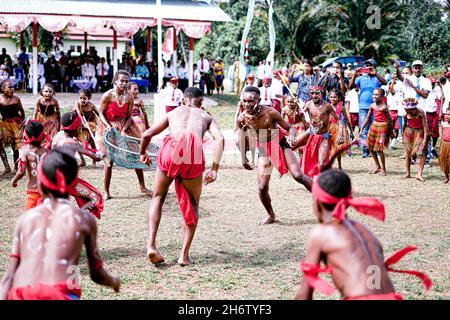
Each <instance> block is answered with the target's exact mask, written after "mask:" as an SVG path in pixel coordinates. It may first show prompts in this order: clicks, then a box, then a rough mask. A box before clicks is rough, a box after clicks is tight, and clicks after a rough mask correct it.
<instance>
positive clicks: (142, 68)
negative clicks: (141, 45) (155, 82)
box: [136, 58, 150, 80]
mask: <svg viewBox="0 0 450 320" xmlns="http://www.w3.org/2000/svg"><path fill="white" fill-rule="evenodd" d="M144 62H145V59H144V58H141V59H139V60H138V64H137V66H136V77H140V78H142V79H146V80H148V78H149V77H150V72H149V71H148V68H147V66H146V65H145V64H144Z"/></svg>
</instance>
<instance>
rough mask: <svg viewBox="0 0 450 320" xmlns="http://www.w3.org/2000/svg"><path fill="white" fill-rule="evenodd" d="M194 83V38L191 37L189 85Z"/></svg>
mask: <svg viewBox="0 0 450 320" xmlns="http://www.w3.org/2000/svg"><path fill="white" fill-rule="evenodd" d="M193 85H194V38H189V87H192V86H193Z"/></svg>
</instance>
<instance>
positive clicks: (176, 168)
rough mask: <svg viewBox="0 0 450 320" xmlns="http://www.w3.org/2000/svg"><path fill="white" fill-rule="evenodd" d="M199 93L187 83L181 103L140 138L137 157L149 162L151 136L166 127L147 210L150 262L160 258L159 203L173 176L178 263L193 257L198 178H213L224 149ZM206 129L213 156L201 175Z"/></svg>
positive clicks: (215, 126) (186, 263)
mask: <svg viewBox="0 0 450 320" xmlns="http://www.w3.org/2000/svg"><path fill="white" fill-rule="evenodd" d="M202 102H203V94H202V91H201V90H200V89H199V88H195V87H189V88H187V89H186V91H185V98H184V105H182V106H180V107H178V108H176V109H175V110H173V111H172V112H170V113H167V114H166V115H165V116H164V118H163V119H162V120H161V121H160V122H159V123H156V124H155V125H153V126H152V127H150V129H148V130H147V131H145V133H144V136H143V137H142V142H141V152H140V153H141V161H142V162H143V163H147V164H151V160H150V157H149V156H148V155H147V154H146V149H147V147H148V145H149V144H150V141H151V139H152V138H153V137H154V136H156V135H158V134H159V133H161V132H163V131H164V130H165V129H166V128H169V130H170V133H171V135H169V136H166V137H165V138H164V143H163V146H162V147H161V149H160V151H159V155H158V160H157V161H158V170H157V172H156V178H155V184H154V187H153V198H152V202H151V205H150V208H149V211H148V220H149V228H148V237H149V239H148V246H147V256H148V258H149V259H150V262H151V263H153V264H158V263H162V262H164V257H163V256H162V255H161V254H160V253H159V252H158V249H157V248H156V233H157V232H158V227H159V222H160V220H161V213H162V206H163V204H164V200H165V199H166V196H167V192H168V190H169V186H170V184H171V183H172V181H173V180H174V179H175V192H176V194H177V199H178V203H179V205H180V209H181V213H182V215H183V218H184V221H185V224H184V241H183V247H182V249H181V252H180V257H179V259H178V264H179V265H181V266H186V265H189V264H191V263H193V261H192V260H191V258H190V257H189V248H190V246H191V243H192V239H193V238H194V234H195V230H196V228H197V222H198V214H199V202H200V195H201V193H202V182H205V184H208V183H211V182H213V181H215V180H216V178H217V171H218V169H219V163H220V159H221V158H222V153H223V149H224V138H223V135H222V133H221V131H220V129H219V126H218V125H217V123H216V121H215V120H214V118H213V117H212V116H211V115H210V114H208V113H207V112H206V111H204V110H203V109H202ZM206 131H209V132H210V134H211V135H212V137H213V139H214V140H215V147H214V160H213V165H212V168H211V170H210V171H209V172H208V173H207V174H206V176H205V178H204V179H202V176H203V171H205V158H204V154H203V148H202V141H203V140H202V139H203V136H204V134H205V132H206Z"/></svg>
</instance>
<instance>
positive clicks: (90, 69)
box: [81, 63, 95, 78]
mask: <svg viewBox="0 0 450 320" xmlns="http://www.w3.org/2000/svg"><path fill="white" fill-rule="evenodd" d="M81 75H82V76H83V77H85V78H92V77H95V67H94V65H93V64H91V63H85V64H83V65H82V66H81Z"/></svg>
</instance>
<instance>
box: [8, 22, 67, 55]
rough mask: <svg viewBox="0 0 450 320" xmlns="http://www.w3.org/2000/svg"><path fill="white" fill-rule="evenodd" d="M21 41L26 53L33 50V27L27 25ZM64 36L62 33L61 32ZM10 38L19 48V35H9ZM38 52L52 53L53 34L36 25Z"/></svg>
mask: <svg viewBox="0 0 450 320" xmlns="http://www.w3.org/2000/svg"><path fill="white" fill-rule="evenodd" d="M23 32H24V35H23V41H24V44H23V45H24V47H25V48H27V49H28V51H32V50H33V26H32V25H29V26H28V27H27V28H26V29H25V30H24V31H23ZM62 33H63V34H64V31H63V32H62ZM11 38H12V39H13V41H14V42H16V44H17V46H20V33H11ZM37 39H38V52H51V51H53V33H51V32H49V31H47V30H45V29H44V28H42V27H41V26H40V25H38V34H37Z"/></svg>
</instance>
